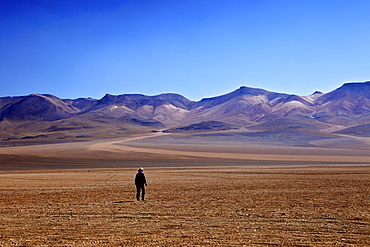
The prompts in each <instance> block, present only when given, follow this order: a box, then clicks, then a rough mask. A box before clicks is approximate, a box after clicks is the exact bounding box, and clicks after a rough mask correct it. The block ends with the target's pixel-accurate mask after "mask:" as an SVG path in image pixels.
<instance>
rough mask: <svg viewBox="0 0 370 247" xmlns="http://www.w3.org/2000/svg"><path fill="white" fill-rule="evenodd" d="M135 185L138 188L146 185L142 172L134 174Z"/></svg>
mask: <svg viewBox="0 0 370 247" xmlns="http://www.w3.org/2000/svg"><path fill="white" fill-rule="evenodd" d="M135 185H136V186H139V187H143V186H144V185H146V179H145V175H144V173H142V172H138V173H136V176H135Z"/></svg>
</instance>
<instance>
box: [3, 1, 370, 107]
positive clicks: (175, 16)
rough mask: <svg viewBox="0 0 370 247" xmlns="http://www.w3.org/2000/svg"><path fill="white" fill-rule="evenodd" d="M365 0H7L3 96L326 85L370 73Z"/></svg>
mask: <svg viewBox="0 0 370 247" xmlns="http://www.w3.org/2000/svg"><path fill="white" fill-rule="evenodd" d="M369 10H370V1H368V0H353V1H348V0H346V1H342V0H325V1H322V0H320V1H316V0H299V1H297V0H294V1H293V0H291V1H290V0H223V1H220V0H120V1H119V0H89V1H86V0H32V1H30V0H1V1H0V16H1V19H0V85H1V88H0V97H3V96H19V95H28V94H32V93H49V94H53V95H56V96H58V97H60V98H78V97H92V98H101V97H102V96H104V95H105V94H106V93H110V94H114V95H118V94H125V93H141V94H146V95H157V94H160V93H168V92H171V93H179V94H182V95H184V96H185V97H187V98H189V99H191V100H200V99H201V98H204V97H212V96H217V95H221V94H225V93H228V92H231V91H233V90H235V89H237V88H239V87H240V86H242V85H244V86H249V87H256V88H263V89H266V90H269V91H276V92H284V93H292V94H298V95H309V94H311V93H313V92H314V91H315V90H319V91H322V92H329V91H331V90H334V89H335V88H338V87H339V86H341V85H342V84H343V83H345V82H350V81H365V80H370V21H369V20H368V11H369Z"/></svg>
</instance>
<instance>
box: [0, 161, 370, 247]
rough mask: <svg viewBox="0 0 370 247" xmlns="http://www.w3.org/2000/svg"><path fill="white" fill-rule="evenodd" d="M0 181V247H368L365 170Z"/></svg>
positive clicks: (44, 174) (76, 174) (369, 181)
mask: <svg viewBox="0 0 370 247" xmlns="http://www.w3.org/2000/svg"><path fill="white" fill-rule="evenodd" d="M135 171H136V170H135V169H105V170H102V169H100V170H99V169H93V170H87V169H86V170H61V171H37V172H35V171H33V172H30V171H29V172H2V173H1V174H0V187H1V191H0V196H1V199H0V211H1V216H0V217H1V224H0V243H1V245H2V246H243V245H244V246H369V245H370V239H369V235H370V212H369V208H370V200H369V199H370V189H369V188H370V166H240V167H193V168H189V167H187V168H184V167H174V168H148V169H146V170H145V173H146V176H147V180H148V187H147V201H139V202H137V201H135V200H134V198H135V195H134V194H135V191H134V190H135V188H134V186H133V177H134V175H135Z"/></svg>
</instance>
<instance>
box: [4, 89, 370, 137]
mask: <svg viewBox="0 0 370 247" xmlns="http://www.w3.org/2000/svg"><path fill="white" fill-rule="evenodd" d="M368 124H370V82H364V83H346V84H344V85H343V86H341V87H340V88H338V89H336V90H334V91H332V92H329V93H326V94H322V93H320V92H315V93H314V94H312V95H310V96H298V95H290V94H284V93H275V92H270V91H266V90H263V89H256V88H249V87H240V88H239V89H237V90H235V91H233V92H231V93H228V94H225V95H221V96H218V97H213V98H205V99H202V100H200V101H197V102H195V101H191V100H188V99H186V98H185V97H183V96H181V95H178V94H161V95H156V96H145V95H141V94H124V95H118V96H115V95H109V94H107V95H105V96H104V97H103V98H102V99H99V100H96V99H91V98H88V99H83V98H80V99H59V98H57V97H55V96H53V95H38V94H32V95H29V96H23V97H4V98H0V134H1V135H2V136H3V137H5V138H3V139H9V138H10V139H12V138H13V137H15V136H16V138H24V137H25V135H31V137H32V136H40V135H41V136H45V135H49V136H52V135H54V136H58V138H65V135H71V136H74V137H76V136H85V137H87V138H88V137H97V136H99V137H104V136H114V135H116V134H118V135H119V134H127V133H137V132H140V131H144V132H145V131H148V128H149V129H151V130H158V129H169V132H182V131H195V130H196V131H198V132H199V131H202V130H204V131H217V130H230V129H235V128H249V129H251V130H252V129H254V130H261V131H274V132H276V131H286V130H289V131H290V132H291V131H298V130H299V131H300V132H302V131H305V130H310V131H313V130H315V131H321V130H324V129H332V130H333V131H335V130H338V129H345V128H347V129H346V130H343V132H338V133H346V134H348V133H351V131H353V132H355V134H356V135H357V136H358V135H361V133H362V132H364V133H363V134H364V135H368V133H367V132H368V128H367V127H366V126H368ZM356 126H361V127H358V128H355V127H356ZM365 132H366V133H365ZM35 133H38V135H36V134H35ZM40 133H41V134H40ZM45 133H46V134H45ZM108 133H109V134H108Z"/></svg>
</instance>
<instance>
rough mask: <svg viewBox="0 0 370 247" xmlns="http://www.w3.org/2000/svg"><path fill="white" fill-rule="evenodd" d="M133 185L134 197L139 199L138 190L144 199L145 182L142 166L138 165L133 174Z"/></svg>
mask: <svg viewBox="0 0 370 247" xmlns="http://www.w3.org/2000/svg"><path fill="white" fill-rule="evenodd" d="M135 185H136V199H137V200H138V201H140V191H141V199H142V200H143V201H145V186H147V184H146V179H145V175H144V168H142V167H140V168H139V169H138V170H137V173H136V176H135Z"/></svg>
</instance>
